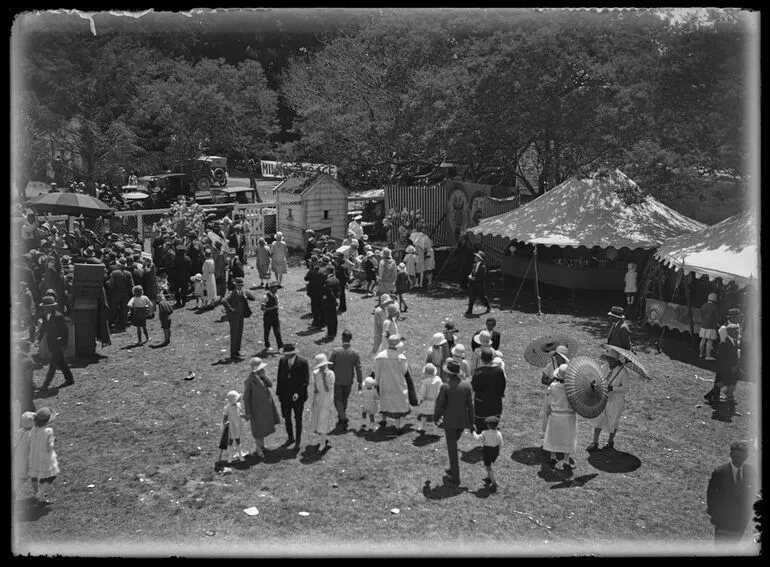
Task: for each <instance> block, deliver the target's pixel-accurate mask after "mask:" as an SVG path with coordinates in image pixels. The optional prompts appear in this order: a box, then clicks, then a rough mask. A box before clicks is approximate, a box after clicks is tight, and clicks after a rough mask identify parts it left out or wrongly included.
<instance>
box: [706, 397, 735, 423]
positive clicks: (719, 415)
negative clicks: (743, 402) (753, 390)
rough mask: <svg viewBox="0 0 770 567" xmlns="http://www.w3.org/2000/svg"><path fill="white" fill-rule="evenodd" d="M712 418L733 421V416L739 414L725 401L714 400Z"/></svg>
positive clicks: (725, 421)
mask: <svg viewBox="0 0 770 567" xmlns="http://www.w3.org/2000/svg"><path fill="white" fill-rule="evenodd" d="M710 405H711V408H712V410H713V411H712V412H711V419H713V420H715V421H721V422H723V423H732V421H733V417H734V416H736V415H739V414H737V413H735V412H734V411H733V410H732V408H731V407H730V405H729V404H727V403H726V402H723V401H718V402H712V403H711V404H710Z"/></svg>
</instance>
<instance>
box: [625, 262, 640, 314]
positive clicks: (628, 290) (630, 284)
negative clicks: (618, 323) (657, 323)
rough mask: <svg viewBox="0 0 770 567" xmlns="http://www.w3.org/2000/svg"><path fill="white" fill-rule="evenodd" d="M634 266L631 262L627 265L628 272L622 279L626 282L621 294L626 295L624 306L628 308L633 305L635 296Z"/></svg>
mask: <svg viewBox="0 0 770 567" xmlns="http://www.w3.org/2000/svg"><path fill="white" fill-rule="evenodd" d="M636 275H637V274H636V264H634V263H633V262H629V263H628V271H627V272H626V275H625V277H624V278H623V279H624V280H625V282H626V285H625V287H624V288H623V292H624V293H625V294H626V304H627V305H628V306H629V307H630V306H631V305H633V304H634V296H635V295H636V287H637V284H636V279H637V278H636Z"/></svg>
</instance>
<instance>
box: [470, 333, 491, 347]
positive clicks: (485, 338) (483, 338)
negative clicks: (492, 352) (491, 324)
mask: <svg viewBox="0 0 770 567" xmlns="http://www.w3.org/2000/svg"><path fill="white" fill-rule="evenodd" d="M473 340H474V341H476V342H477V343H478V344H480V345H481V346H487V345H491V344H492V334H491V333H490V332H489V331H487V330H486V329H484V330H483V331H479V332H478V333H477V334H476V336H475V337H473Z"/></svg>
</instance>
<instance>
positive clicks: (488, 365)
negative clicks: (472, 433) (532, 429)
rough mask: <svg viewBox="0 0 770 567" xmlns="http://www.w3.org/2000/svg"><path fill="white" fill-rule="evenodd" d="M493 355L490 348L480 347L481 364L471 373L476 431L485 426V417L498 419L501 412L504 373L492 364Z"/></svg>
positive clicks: (479, 431)
mask: <svg viewBox="0 0 770 567" xmlns="http://www.w3.org/2000/svg"><path fill="white" fill-rule="evenodd" d="M494 357H495V355H494V352H493V351H492V349H491V348H489V347H481V366H479V367H478V368H477V369H476V371H475V372H474V373H473V377H472V378H471V389H472V390H473V411H474V413H475V414H476V420H475V422H474V425H475V426H476V433H479V434H480V433H481V432H482V431H484V430H485V429H486V428H487V423H486V419H487V418H488V417H492V416H495V417H497V418H498V419H500V415H501V414H502V413H503V397H504V396H505V373H504V372H503V369H502V368H500V367H499V366H492V360H493V359H494Z"/></svg>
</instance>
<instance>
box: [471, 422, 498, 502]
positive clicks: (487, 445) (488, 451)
mask: <svg viewBox="0 0 770 567" xmlns="http://www.w3.org/2000/svg"><path fill="white" fill-rule="evenodd" d="M485 421H486V424H487V429H485V430H484V431H482V432H481V433H476V432H475V431H474V432H473V437H474V438H475V439H476V440H478V439H481V440H482V443H483V447H482V448H483V451H484V466H485V467H486V468H487V478H485V479H484V482H485V483H487V484H489V491H490V492H496V491H497V481H496V480H495V473H494V472H493V471H492V463H494V462H495V461H496V460H497V457H498V456H499V455H500V449H501V448H502V447H503V436H502V434H501V433H500V432H499V431H498V430H497V424H498V419H497V416H494V415H493V416H490V417H488V418H487V419H486V420H485Z"/></svg>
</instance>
